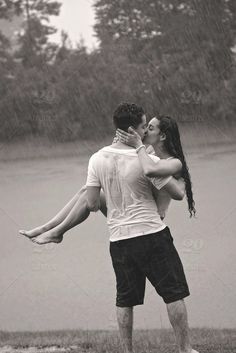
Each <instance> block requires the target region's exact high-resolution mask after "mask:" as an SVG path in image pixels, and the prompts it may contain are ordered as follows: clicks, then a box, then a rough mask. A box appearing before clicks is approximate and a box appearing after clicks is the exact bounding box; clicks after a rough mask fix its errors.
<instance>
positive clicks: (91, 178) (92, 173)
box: [86, 153, 101, 212]
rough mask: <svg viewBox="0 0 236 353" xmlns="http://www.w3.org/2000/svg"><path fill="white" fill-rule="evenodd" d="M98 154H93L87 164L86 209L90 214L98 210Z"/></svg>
mask: <svg viewBox="0 0 236 353" xmlns="http://www.w3.org/2000/svg"><path fill="white" fill-rule="evenodd" d="M98 158H99V157H98V154H97V153H94V154H93V155H92V156H91V157H90V159H89V164H88V175H87V181H86V189H87V207H88V209H89V210H90V211H91V212H97V211H98V210H99V209H100V190H101V183H100V179H99V173H98Z"/></svg>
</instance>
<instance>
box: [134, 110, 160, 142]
mask: <svg viewBox="0 0 236 353" xmlns="http://www.w3.org/2000/svg"><path fill="white" fill-rule="evenodd" d="M159 124H160V121H159V120H158V118H156V117H154V118H152V119H151V120H150V121H149V123H148V124H147V118H146V115H143V116H142V123H141V124H139V125H138V127H137V128H136V129H135V131H136V132H137V133H138V134H139V136H140V137H141V139H142V140H143V142H144V143H145V144H147V145H154V144H157V143H159V142H160V141H162V140H163V139H164V138H165V136H164V134H163V133H161V131H160V128H159Z"/></svg>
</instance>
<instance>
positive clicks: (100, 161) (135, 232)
mask: <svg viewBox="0 0 236 353" xmlns="http://www.w3.org/2000/svg"><path fill="white" fill-rule="evenodd" d="M150 157H151V158H152V159H153V160H154V161H155V162H158V161H159V160H160V158H159V157H157V156H154V155H150ZM171 178H172V177H165V178H148V177H146V176H145V175H144V173H143V170H142V167H141V165H140V162H139V159H138V155H137V153H136V151H135V149H131V148H130V149H118V148H114V147H111V146H106V147H104V148H102V149H101V150H99V151H98V152H96V153H94V154H93V155H92V156H91V158H90V160H89V165H88V176H87V182H86V185H87V186H100V187H101V188H102V189H103V191H104V194H105V198H106V203H107V225H108V228H109V232H110V241H117V240H121V239H128V238H133V237H136V236H141V235H145V234H150V233H155V232H158V231H160V230H162V229H164V228H165V227H166V225H165V224H164V222H163V221H162V220H161V218H160V215H159V214H158V212H157V205H156V202H155V199H154V197H153V193H152V184H153V185H155V187H156V188H157V189H159V190H160V189H161V188H162V187H163V186H164V185H166V184H167V183H168V181H169V180H170V179H171Z"/></svg>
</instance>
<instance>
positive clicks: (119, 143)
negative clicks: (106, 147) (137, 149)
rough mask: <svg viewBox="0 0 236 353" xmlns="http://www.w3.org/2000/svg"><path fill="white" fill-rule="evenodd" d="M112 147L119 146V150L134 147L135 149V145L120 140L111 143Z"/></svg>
mask: <svg viewBox="0 0 236 353" xmlns="http://www.w3.org/2000/svg"><path fill="white" fill-rule="evenodd" d="M111 147H113V148H117V149H119V150H128V149H130V150H132V149H134V148H133V147H131V146H128V145H126V144H125V143H122V142H120V141H117V142H115V143H113V144H112V145H111Z"/></svg>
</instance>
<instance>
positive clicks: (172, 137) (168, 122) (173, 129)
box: [156, 115, 196, 217]
mask: <svg viewBox="0 0 236 353" xmlns="http://www.w3.org/2000/svg"><path fill="white" fill-rule="evenodd" d="M156 119H158V120H159V129H160V131H161V132H162V133H164V134H165V135H166V138H165V140H164V146H165V148H166V150H167V152H168V153H169V154H170V155H171V156H173V157H175V158H178V159H179V160H180V161H181V162H182V171H181V176H182V177H183V179H184V182H185V188H186V195H187V201H188V210H189V213H190V217H192V215H194V216H195V213H196V209H195V201H194V199H193V192H192V182H191V177H190V173H189V169H188V166H187V163H186V160H185V156H184V152H183V149H182V144H181V140H180V133H179V128H178V124H177V122H176V120H175V119H173V118H171V117H169V116H165V115H159V116H156Z"/></svg>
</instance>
